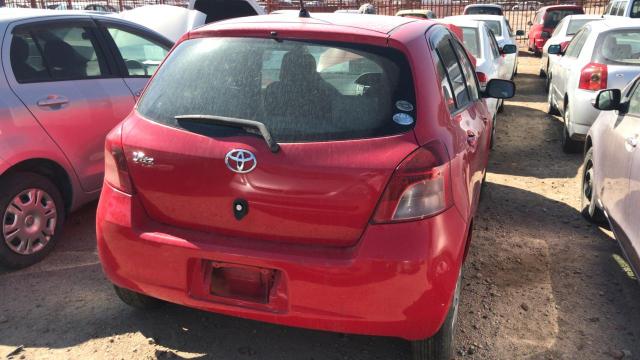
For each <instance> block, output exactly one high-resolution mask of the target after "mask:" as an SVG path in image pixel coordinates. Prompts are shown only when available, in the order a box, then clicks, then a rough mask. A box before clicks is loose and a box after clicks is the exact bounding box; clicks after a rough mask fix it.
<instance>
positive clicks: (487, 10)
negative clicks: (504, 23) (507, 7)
mask: <svg viewBox="0 0 640 360" xmlns="http://www.w3.org/2000/svg"><path fill="white" fill-rule="evenodd" d="M465 15H502V9H500V8H497V7H493V6H477V7H471V8H468V9H467V11H466V12H465Z"/></svg>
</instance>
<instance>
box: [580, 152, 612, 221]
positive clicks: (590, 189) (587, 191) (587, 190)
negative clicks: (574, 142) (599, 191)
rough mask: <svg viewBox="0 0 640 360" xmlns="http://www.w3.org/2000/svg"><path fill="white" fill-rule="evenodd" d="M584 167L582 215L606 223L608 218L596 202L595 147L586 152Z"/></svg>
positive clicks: (590, 219)
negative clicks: (594, 182)
mask: <svg viewBox="0 0 640 360" xmlns="http://www.w3.org/2000/svg"><path fill="white" fill-rule="evenodd" d="M582 169H583V170H582V188H581V190H582V196H581V204H582V205H581V208H582V216H584V217H585V219H587V220H588V221H589V222H592V223H596V224H604V223H606V221H607V220H606V218H605V216H604V213H603V212H602V210H601V209H600V208H599V207H598V205H597V204H596V191H595V189H594V184H593V181H594V175H593V174H594V170H593V148H591V149H589V150H588V151H587V153H586V154H585V156H584V165H583V167H582Z"/></svg>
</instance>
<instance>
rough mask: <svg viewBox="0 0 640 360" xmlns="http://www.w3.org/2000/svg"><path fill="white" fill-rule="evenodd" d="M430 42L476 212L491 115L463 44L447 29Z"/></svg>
mask: <svg viewBox="0 0 640 360" xmlns="http://www.w3.org/2000/svg"><path fill="white" fill-rule="evenodd" d="M430 41H431V44H432V47H433V48H434V49H435V53H436V56H435V61H436V67H437V69H438V72H439V75H440V78H441V79H442V80H441V82H442V84H443V91H444V93H445V100H446V101H447V103H448V105H449V110H450V111H451V117H452V119H451V121H452V124H454V125H455V126H458V127H459V129H460V132H459V134H460V136H461V137H462V139H461V142H462V143H464V144H465V145H464V146H465V148H466V154H465V156H466V158H467V167H466V169H465V174H464V176H465V178H466V180H467V183H468V200H469V209H470V211H475V208H476V207H477V204H478V198H479V196H478V195H479V193H480V185H481V184H482V177H483V175H484V170H485V168H486V165H487V161H488V151H487V149H488V147H489V140H490V138H489V135H490V134H491V132H490V130H491V128H490V127H491V122H490V121H489V119H490V115H489V112H488V110H487V107H486V104H484V103H483V100H482V99H480V94H479V87H478V83H477V79H476V77H475V72H474V69H473V66H472V65H471V62H470V61H469V59H468V57H467V54H466V51H465V50H464V49H463V47H462V46H461V44H460V43H459V42H458V41H457V40H456V39H455V38H454V36H452V35H451V33H450V32H448V31H446V30H444V29H443V30H441V31H438V32H436V33H435V34H434V35H432V36H431V39H430Z"/></svg>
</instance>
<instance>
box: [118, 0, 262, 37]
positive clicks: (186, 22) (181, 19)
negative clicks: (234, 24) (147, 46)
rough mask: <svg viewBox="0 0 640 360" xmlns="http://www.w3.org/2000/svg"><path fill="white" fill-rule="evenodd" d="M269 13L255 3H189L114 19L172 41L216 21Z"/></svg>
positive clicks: (132, 12)
mask: <svg viewBox="0 0 640 360" xmlns="http://www.w3.org/2000/svg"><path fill="white" fill-rule="evenodd" d="M262 14H266V12H265V11H264V9H263V8H262V7H260V5H258V3H257V2H256V1H255V0H221V1H208V0H189V6H188V7H187V8H182V7H179V6H172V5H146V6H140V7H137V8H135V9H132V10H127V11H123V12H121V13H119V14H116V15H114V16H116V17H118V18H121V19H125V20H128V21H132V22H135V23H137V24H140V25H142V26H145V27H147V28H149V29H153V30H155V31H157V32H158V33H160V34H162V35H164V36H165V37H166V38H167V39H170V40H171V41H174V42H175V41H178V39H180V37H181V36H182V35H183V34H184V33H186V32H188V31H189V30H191V29H195V28H197V27H200V26H202V25H204V24H208V23H210V22H214V21H220V20H225V19H231V18H236V17H242V16H253V15H262Z"/></svg>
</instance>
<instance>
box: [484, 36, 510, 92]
mask: <svg viewBox="0 0 640 360" xmlns="http://www.w3.org/2000/svg"><path fill="white" fill-rule="evenodd" d="M487 40H488V41H487V42H488V44H489V48H490V50H491V51H490V52H491V58H492V59H491V61H492V63H493V67H494V71H495V73H494V74H495V77H494V78H495V79H503V80H510V79H511V74H512V70H513V69H509V65H508V64H507V57H506V55H502V54H500V46H499V45H498V41H497V40H496V37H495V35H494V34H493V32H491V31H487Z"/></svg>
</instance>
